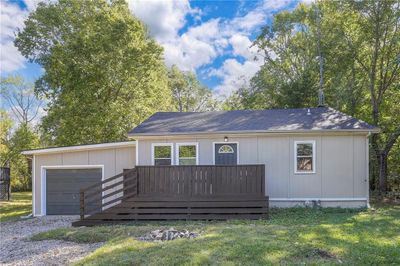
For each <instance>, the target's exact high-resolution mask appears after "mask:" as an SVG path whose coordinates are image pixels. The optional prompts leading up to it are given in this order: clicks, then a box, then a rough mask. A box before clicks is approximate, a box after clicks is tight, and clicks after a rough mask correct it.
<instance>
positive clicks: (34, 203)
mask: <svg viewBox="0 0 400 266" xmlns="http://www.w3.org/2000/svg"><path fill="white" fill-rule="evenodd" d="M35 164H36V156H35V155H33V156H32V215H33V216H36V196H35V194H36V193H35V191H36V187H35V184H36V182H35V179H36V170H35V168H36V166H35Z"/></svg>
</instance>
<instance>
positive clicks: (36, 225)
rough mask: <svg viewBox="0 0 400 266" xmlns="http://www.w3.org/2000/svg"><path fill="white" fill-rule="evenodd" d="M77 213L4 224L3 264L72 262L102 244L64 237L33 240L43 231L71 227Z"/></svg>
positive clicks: (0, 260)
mask: <svg viewBox="0 0 400 266" xmlns="http://www.w3.org/2000/svg"><path fill="white" fill-rule="evenodd" d="M77 219H78V217H77V216H45V217H40V218H33V219H27V220H21V221H17V222H5V223H1V224H0V235H1V237H0V265H24V266H27V265H46V266H47V265H68V264H70V263H72V262H74V261H77V260H79V259H81V258H83V257H85V256H86V255H87V254H88V253H90V252H92V251H93V250H95V249H96V248H98V247H100V246H101V244H102V243H95V244H77V243H73V242H66V241H60V240H44V241H30V240H29V237H30V236H32V235H34V234H37V233H39V232H43V231H48V230H51V229H56V228H60V227H69V226H71V222H72V221H76V220H77Z"/></svg>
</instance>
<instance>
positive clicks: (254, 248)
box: [32, 205, 400, 265]
mask: <svg viewBox="0 0 400 266" xmlns="http://www.w3.org/2000/svg"><path fill="white" fill-rule="evenodd" d="M169 227H174V228H176V229H189V230H192V231H195V232H199V233H200V234H201V236H200V237H198V238H196V239H178V240H174V241H168V242H142V241H138V240H137V239H136V237H138V236H141V235H143V234H145V233H147V232H149V231H151V230H155V229H159V228H169ZM32 239H33V240H43V239H62V240H68V241H74V242H78V243H92V242H105V244H104V245H103V246H102V247H100V248H99V249H97V250H96V251H94V252H93V253H92V254H90V255H88V256H87V257H85V258H84V259H83V260H81V261H79V262H78V263H77V264H78V265H136V264H138V265H182V264H183V265H220V264H222V265H260V264H262V265H275V264H289V265H293V264H294V265H299V264H311V265H320V264H323V265H336V264H347V265H365V264H368V265H371V264H376V265H378V264H381V265H382V264H385V265H389V264H392V265H400V206H399V205H397V206H396V205H392V206H387V205H385V206H379V207H377V208H376V209H369V210H346V209H304V208H293V209H284V210H283V209H273V210H272V211H271V218H270V220H267V221H262V220H260V221H227V222H183V221H182V222H155V223H133V224H132V225H124V226H122V225H120V226H98V227H91V228H89V227H82V228H64V229H57V230H52V231H48V232H44V233H40V234H38V235H35V236H34V237H33V238H32Z"/></svg>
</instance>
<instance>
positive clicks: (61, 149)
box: [21, 141, 136, 155]
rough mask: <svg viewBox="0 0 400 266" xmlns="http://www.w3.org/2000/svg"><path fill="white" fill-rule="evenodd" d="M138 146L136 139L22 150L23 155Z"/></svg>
mask: <svg viewBox="0 0 400 266" xmlns="http://www.w3.org/2000/svg"><path fill="white" fill-rule="evenodd" d="M132 146H136V141H124V142H113V143H99V144H89V145H78V146H67V147H54V148H45V149H37V150H27V151H23V152H21V154H23V155H40V154H49V153H60V152H73V151H86V150H98V149H112V148H120V147H132Z"/></svg>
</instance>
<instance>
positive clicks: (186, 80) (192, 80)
mask: <svg viewBox="0 0 400 266" xmlns="http://www.w3.org/2000/svg"><path fill="white" fill-rule="evenodd" d="M168 85H169V87H170V89H171V91H172V97H173V102H174V104H175V108H176V109H177V110H178V111H179V112H200V111H211V110H214V109H215V108H216V104H217V101H216V100H215V99H214V98H213V94H212V92H211V90H210V89H209V88H207V87H205V86H203V85H202V84H201V83H200V81H199V80H198V79H197V77H196V75H195V74H193V73H192V72H183V71H181V70H180V69H179V68H178V67H176V66H172V67H171V69H170V70H169V72H168Z"/></svg>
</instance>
